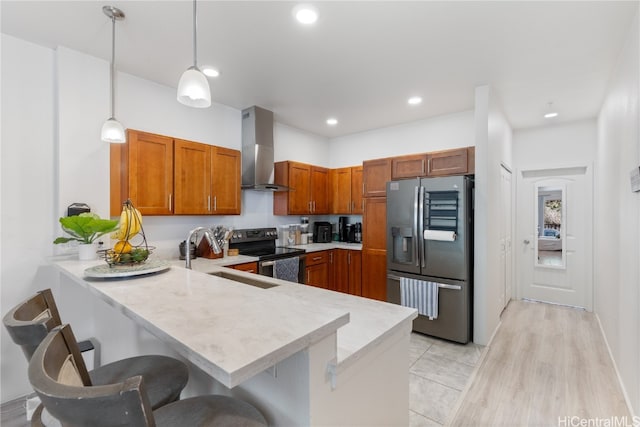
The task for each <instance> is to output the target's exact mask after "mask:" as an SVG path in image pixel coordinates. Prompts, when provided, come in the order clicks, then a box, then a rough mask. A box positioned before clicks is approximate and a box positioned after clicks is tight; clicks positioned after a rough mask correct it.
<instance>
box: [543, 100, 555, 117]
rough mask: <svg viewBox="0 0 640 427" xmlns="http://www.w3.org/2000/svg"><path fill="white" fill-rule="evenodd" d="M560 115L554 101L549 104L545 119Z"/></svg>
mask: <svg viewBox="0 0 640 427" xmlns="http://www.w3.org/2000/svg"><path fill="white" fill-rule="evenodd" d="M557 116H558V112H557V111H555V110H554V109H553V102H549V103H548V104H547V112H546V113H544V118H545V119H552V118H554V117H557Z"/></svg>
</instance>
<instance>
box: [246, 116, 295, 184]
mask: <svg viewBox="0 0 640 427" xmlns="http://www.w3.org/2000/svg"><path fill="white" fill-rule="evenodd" d="M273 180H274V176H273V112H271V111H269V110H265V109H264V108H260V107H256V106H253V107H249V108H246V109H244V110H242V189H243V190H258V191H289V187H285V186H283V185H276V184H274V181H273Z"/></svg>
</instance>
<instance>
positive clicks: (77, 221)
mask: <svg viewBox="0 0 640 427" xmlns="http://www.w3.org/2000/svg"><path fill="white" fill-rule="evenodd" d="M60 225H61V226H62V230H64V232H65V233H67V234H69V235H70V236H71V237H58V238H57V239H56V240H54V241H53V243H55V244H59V243H67V242H70V241H71V240H77V241H78V242H80V243H86V244H91V243H93V242H94V241H95V240H96V239H97V238H99V237H101V236H103V235H105V234H107V233H111V232H112V231H115V230H116V229H117V228H118V221H117V220H111V219H102V218H100V217H99V216H98V215H96V214H94V213H90V212H85V213H81V214H80V215H73V216H66V217H62V218H60Z"/></svg>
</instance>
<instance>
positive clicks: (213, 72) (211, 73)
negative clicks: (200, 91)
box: [202, 67, 220, 77]
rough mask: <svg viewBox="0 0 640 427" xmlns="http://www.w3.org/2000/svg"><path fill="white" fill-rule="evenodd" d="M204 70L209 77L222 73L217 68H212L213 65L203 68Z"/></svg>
mask: <svg viewBox="0 0 640 427" xmlns="http://www.w3.org/2000/svg"><path fill="white" fill-rule="evenodd" d="M202 72H203V73H204V75H205V76H207V77H218V76H219V75H220V71H218V70H216V69H215V68H211V67H206V68H203V69H202Z"/></svg>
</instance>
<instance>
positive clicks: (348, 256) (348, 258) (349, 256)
mask: <svg viewBox="0 0 640 427" xmlns="http://www.w3.org/2000/svg"><path fill="white" fill-rule="evenodd" d="M347 264H351V252H350V251H349V252H347Z"/></svg>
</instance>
